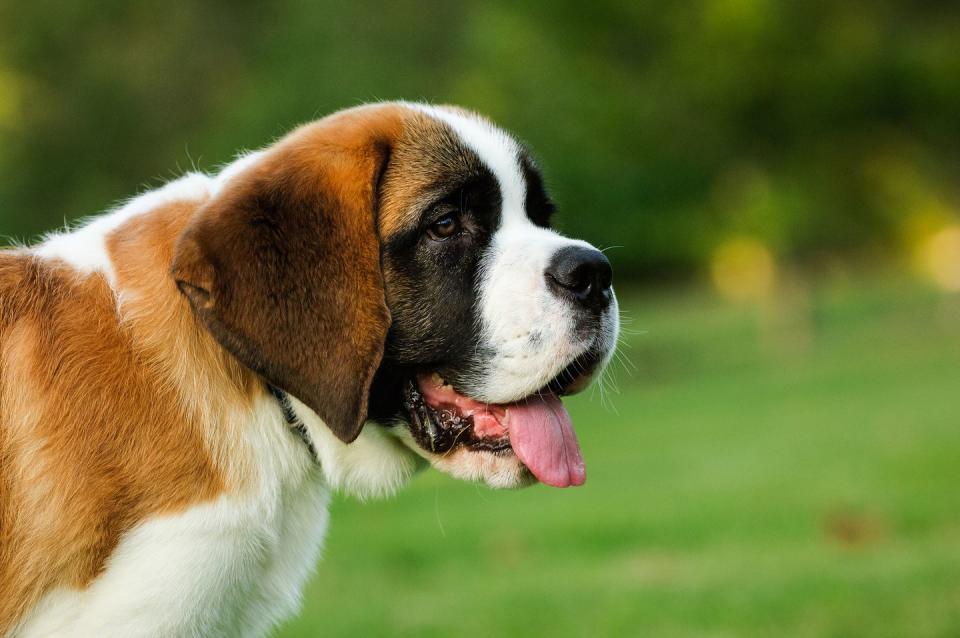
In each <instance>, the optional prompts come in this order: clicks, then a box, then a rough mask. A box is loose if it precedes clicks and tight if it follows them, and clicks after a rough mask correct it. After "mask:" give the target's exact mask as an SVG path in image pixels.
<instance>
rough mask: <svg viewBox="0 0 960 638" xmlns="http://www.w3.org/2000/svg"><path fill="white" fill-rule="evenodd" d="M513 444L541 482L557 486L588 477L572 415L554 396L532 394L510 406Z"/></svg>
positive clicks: (508, 412)
mask: <svg viewBox="0 0 960 638" xmlns="http://www.w3.org/2000/svg"><path fill="white" fill-rule="evenodd" d="M506 425H507V427H508V428H509V429H510V445H511V446H512V447H513V451H514V452H515V453H516V455H517V456H518V457H519V458H520V460H521V461H523V464H524V465H526V466H527V468H528V469H529V470H530V471H531V472H533V475H534V476H536V477H537V479H539V480H540V482H541V483H546V484H547V485H552V486H554V487H569V486H571V485H583V483H584V481H586V480H587V473H586V468H585V467H584V464H583V456H581V455H580V445H579V444H578V443H577V436H576V434H574V433H573V422H572V421H571V419H570V414H569V413H568V412H567V409H566V408H564V407H563V404H562V403H561V402H560V399H558V398H557V397H555V396H553V395H547V396H545V397H541V396H531V397H529V398H527V399H525V400H524V401H521V402H520V403H516V404H511V405H510V406H508V407H507V418H506Z"/></svg>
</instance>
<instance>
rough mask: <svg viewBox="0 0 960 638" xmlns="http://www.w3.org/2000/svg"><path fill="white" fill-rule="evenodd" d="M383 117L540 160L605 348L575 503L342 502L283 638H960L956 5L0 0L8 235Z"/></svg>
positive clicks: (464, 493) (582, 402) (0, 225)
mask: <svg viewBox="0 0 960 638" xmlns="http://www.w3.org/2000/svg"><path fill="white" fill-rule="evenodd" d="M391 98H405V99H412V100H421V99H422V100H429V101H434V102H453V103H457V104H461V105H464V106H467V107H471V108H474V109H476V110H479V111H482V112H484V113H486V114H488V115H490V116H491V117H492V118H493V119H495V120H496V121H498V122H499V123H501V124H503V125H504V126H505V127H506V128H508V129H510V130H512V131H514V132H516V133H517V134H518V135H519V136H520V137H521V138H523V139H524V140H526V141H527V142H529V143H530V145H531V146H532V147H533V149H534V150H535V152H536V153H537V154H538V156H539V159H540V161H541V163H542V165H543V167H544V169H545V171H546V173H547V177H548V183H549V184H550V185H551V187H552V190H553V193H554V194H555V197H556V199H557V200H558V202H559V204H560V214H559V217H558V224H559V226H560V227H561V228H562V229H563V230H565V231H566V232H569V233H571V234H575V235H578V236H582V237H584V238H587V239H589V240H590V241H592V242H594V243H595V244H597V245H599V246H601V247H604V248H610V250H609V251H608V253H607V254H608V255H609V257H610V258H611V260H612V261H613V263H614V267H615V271H616V280H617V286H618V290H619V293H620V296H621V299H622V305H623V308H624V315H625V334H624V339H623V342H624V343H623V345H622V347H621V354H620V357H619V358H618V360H617V362H615V363H614V365H613V368H612V370H611V374H610V376H609V378H608V383H607V388H606V389H607V391H606V392H605V393H601V392H600V390H599V389H596V390H593V391H592V392H591V391H588V392H587V393H585V394H584V395H582V396H581V397H578V398H574V399H571V400H569V401H568V404H569V405H570V408H571V410H572V411H573V412H574V416H575V418H576V420H577V422H578V431H579V433H580V436H581V439H582V444H583V448H584V452H585V455H586V457H587V462H588V473H589V477H590V479H589V482H588V484H587V485H586V486H585V487H584V488H581V489H577V490H567V491H552V490H549V489H546V488H542V487H538V488H532V489H528V490H524V491H520V492H509V493H502V492H492V491H489V490H486V489H484V488H479V487H476V486H471V485H464V484H460V483H456V482H453V481H451V480H448V479H446V478H444V477H442V476H439V475H438V474H437V473H435V472H427V473H425V474H423V475H421V476H420V477H418V479H417V480H416V481H415V482H414V484H413V485H412V486H411V487H410V488H409V489H407V490H406V491H405V492H404V493H403V494H401V495H400V496H399V497H397V498H396V499H394V500H391V501H387V502H375V503H366V504H360V503H356V502H354V501H350V500H348V499H341V500H338V501H337V502H336V503H335V505H334V513H333V525H332V529H331V535H330V538H329V543H328V549H327V551H326V558H325V559H324V561H323V562H322V563H321V565H320V568H319V572H318V577H317V578H316V580H315V583H314V584H313V585H312V586H311V588H310V589H309V590H308V591H307V596H306V604H305V610H304V613H303V615H302V616H301V617H300V618H298V619H297V620H295V621H293V622H291V623H290V624H288V625H287V626H285V627H284V628H283V629H282V630H281V631H280V632H279V633H278V635H279V636H314V635H327V636H351V635H411V636H448V635H463V636H492V635H524V636H535V635H549V636H598V635H611V636H628V635H644V636H770V635H778V636H854V635H857V636H887V635H889V636H907V635H909V636H957V635H960V389H958V388H960V214H958V211H960V4H958V3H956V2H923V3H919V2H907V1H900V2H892V1H884V0H880V1H876V2H867V1H863V0H848V1H845V2H840V1H832V2H828V1H812V2H776V1H773V0H694V1H691V2H655V3H643V2H611V1H598V2H592V3H583V2H567V1H556V2H549V3H547V2H508V1H492V0H491V1H486V2H467V3H458V2H442V1H422V2H411V1H402V2H394V3H389V4H388V3H369V2H306V1H303V2H294V1H290V0H278V1H275V2H248V1H244V0H233V1H230V2H226V1H220V2H214V1H205V2H200V1H198V0H185V1H178V2H175V3H170V4H159V3H145V2H129V1H125V2H119V1H113V0H108V1H100V2H96V3H93V2H76V1H70V2H66V1H63V0H60V1H57V2H51V1H49V0H34V1H32V2H13V1H12V0H0V234H3V235H4V236H7V237H8V238H10V239H13V240H30V239H33V238H35V237H37V235H38V234H39V233H41V232H42V231H45V230H50V229H53V228H56V227H59V226H62V225H63V224H64V222H65V221H69V220H74V219H77V218H79V217H83V216H86V215H89V214H92V213H95V212H97V211H101V210H104V209H106V208H109V207H110V206H111V205H112V204H114V203H115V202H117V201H120V200H122V199H123V198H126V197H128V196H130V195H131V194H133V193H136V192H138V191H141V190H144V189H147V188H150V187H153V186H156V185H158V184H160V183H162V182H163V181H164V180H166V179H169V178H170V177H172V176H174V175H176V174H178V173H180V172H182V171H185V170H190V169H193V168H199V169H201V170H215V169H216V167H217V166H218V165H220V164H221V163H223V162H226V161H228V160H230V158H231V157H232V156H233V155H234V154H235V153H236V152H237V151H238V150H239V149H243V148H256V147H259V146H262V145H265V144H267V143H269V141H270V140H271V139H273V138H275V137H277V136H279V135H281V134H282V133H284V132H285V131H287V130H289V129H290V128H291V127H292V126H294V125H296V124H297V123H300V122H303V121H306V120H309V119H312V118H314V117H318V116H320V115H323V114H326V113H329V112H331V111H334V110H336V109H339V108H342V107H345V106H352V105H355V104H358V103H361V102H366V101H372V100H378V99H391ZM614 247H615V248H614ZM601 394H602V395H603V396H601Z"/></svg>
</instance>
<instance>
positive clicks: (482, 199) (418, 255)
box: [173, 103, 618, 487]
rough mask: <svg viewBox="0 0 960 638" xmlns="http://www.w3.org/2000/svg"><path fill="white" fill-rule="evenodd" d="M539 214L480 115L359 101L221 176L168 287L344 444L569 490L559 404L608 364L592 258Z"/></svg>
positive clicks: (576, 454) (497, 135) (575, 478)
mask: <svg viewBox="0 0 960 638" xmlns="http://www.w3.org/2000/svg"><path fill="white" fill-rule="evenodd" d="M552 212H553V205H552V204H551V202H550V199H549V197H548V195H547V194H546V192H545V191H544V185H543V181H542V179H541V177H540V173H539V172H538V170H537V168H536V166H535V164H534V162H533V160H532V159H531V157H530V155H529V153H528V152H527V151H526V149H525V148H524V147H523V146H521V145H520V144H519V143H517V142H516V141H515V140H514V139H513V138H511V137H510V136H508V135H507V134H506V133H504V132H503V131H501V130H500V129H498V128H497V127H495V126H494V125H492V124H491V123H489V122H488V121H486V120H485V119H483V118H481V117H479V116H477V115H474V114H472V113H469V112H466V111H463V110H460V109H456V108H451V107H430V106H424V105H414V104H405V103H394V104H379V105H372V106H365V107H359V108H356V109H351V110H348V111H343V112H341V113H338V114H335V115H333V116H330V117H328V118H325V119H323V120H320V121H319V122H316V123H313V124H309V125H306V126H304V127H302V128H300V129H298V130H296V131H294V132H293V133H291V134H290V135H288V136H287V137H285V138H284V139H282V140H280V141H279V142H278V143H276V144H275V145H273V146H272V147H270V148H268V149H267V150H265V151H262V152H260V153H259V154H257V155H256V156H255V157H254V158H253V159H252V160H250V161H245V162H243V163H242V165H241V166H239V167H238V168H236V169H235V170H232V171H231V175H230V176H229V179H225V180H224V185H223V187H222V190H221V192H219V193H218V194H217V195H216V196H215V197H214V198H213V199H212V201H211V202H210V203H209V204H207V205H206V206H205V207H204V208H203V209H201V210H200V211H199V212H198V213H197V214H196V215H195V217H194V219H193V220H192V222H191V224H190V227H189V228H188V230H187V231H186V233H185V234H184V236H183V237H182V238H181V239H180V241H179V242H178V246H177V252H176V257H175V260H174V265H173V275H174V277H175V279H176V281H177V283H178V286H179V287H180V290H181V291H182V292H183V293H184V295H185V296H186V297H187V298H188V300H189V301H190V305H191V307H192V308H193V310H194V312H195V314H196V315H197V317H198V319H199V320H200V321H201V322H202V323H203V324H204V325H205V326H206V327H207V328H208V329H209V330H210V332H211V333H212V334H213V335H214V337H215V338H216V339H217V340H218V341H219V342H220V344H221V345H222V346H223V347H225V348H226V349H227V350H229V351H230V352H231V353H233V355H234V356H236V357H237V358H238V359H239V360H240V361H241V362H242V363H243V364H245V365H246V366H248V367H249V368H251V369H252V370H254V371H255V372H257V373H258V374H259V375H260V376H262V377H263V378H264V379H265V380H266V381H267V382H268V383H270V384H272V385H274V386H276V387H278V388H281V389H283V390H285V391H286V392H288V393H289V394H290V395H292V396H293V397H295V398H296V399H298V400H299V401H298V402H299V403H301V404H302V405H304V406H306V407H307V408H309V409H310V410H311V411H312V412H314V413H315V414H316V415H318V416H319V418H320V419H321V420H322V421H323V422H324V423H325V424H326V426H327V427H328V428H329V430H330V431H331V432H332V433H333V434H335V435H336V437H338V438H339V439H340V440H341V441H343V442H345V443H349V442H351V441H354V439H356V438H357V437H358V435H360V433H361V429H362V428H365V429H367V430H369V429H370V428H382V429H383V430H384V432H386V433H387V434H388V435H389V436H390V437H392V438H393V439H396V440H399V441H401V442H402V443H403V444H404V445H405V446H406V447H407V448H409V449H410V450H413V451H415V452H416V453H417V454H419V455H420V456H422V457H423V458H425V459H427V460H428V461H429V462H430V463H432V464H433V465H434V466H435V467H438V468H440V469H441V470H443V471H446V472H448V473H450V474H452V475H454V476H457V477H460V478H465V479H471V480H483V481H486V482H487V483H489V484H491V485H494V486H500V487H506V486H518V485H523V484H526V483H529V482H532V481H533V480H534V478H536V479H539V480H540V481H542V482H544V483H547V484H550V485H557V486H566V485H576V484H580V483H582V482H583V480H584V476H585V475H584V467H583V460H582V458H581V455H580V451H579V448H578V445H577V442H576V437H575V435H574V432H573V429H572V425H571V423H570V417H569V415H568V414H567V412H566V410H565V409H564V407H563V405H562V403H561V401H560V398H559V397H561V396H562V395H565V394H570V393H573V392H576V391H578V390H580V389H582V388H583V387H585V386H586V385H587V383H589V381H590V379H591V378H592V376H593V375H595V374H596V373H597V372H598V371H599V370H600V369H601V368H602V367H603V366H604V365H605V364H606V363H607V361H608V360H609V358H610V356H611V354H612V352H613V348H614V344H615V342H616V336H617V331H618V314H617V303H616V299H615V296H614V294H613V290H612V288H611V285H610V283H611V271H610V265H609V263H608V262H607V260H606V258H605V257H604V256H603V255H602V254H601V253H600V252H599V251H598V250H596V249H595V248H593V247H592V246H590V245H589V244H587V243H585V242H582V241H578V240H573V239H568V238H565V237H563V236H562V235H560V234H558V233H557V232H555V231H553V230H551V228H550V218H551V214H552ZM378 436H380V435H379V434H378ZM352 445H356V443H354V444H352ZM348 447H349V446H348Z"/></svg>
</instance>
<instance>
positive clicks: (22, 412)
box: [0, 254, 223, 633]
mask: <svg viewBox="0 0 960 638" xmlns="http://www.w3.org/2000/svg"><path fill="white" fill-rule="evenodd" d="M0 303H2V322H0V417H2V424H0V425H2V427H0V436H2V439H0V457H2V461H3V462H2V464H0V466H2V468H3V470H2V475H0V633H3V632H4V631H5V630H7V629H9V628H10V626H11V625H12V624H13V622H14V621H15V620H16V619H17V618H18V617H20V616H21V615H22V614H23V613H24V612H25V611H26V610H27V609H29V608H30V607H31V606H32V605H33V603H35V602H36V601H37V600H38V599H39V598H40V596H42V595H43V593H45V592H47V591H50V590H51V589H54V588H57V587H69V588H78V587H84V586H85V585H86V584H87V583H89V582H90V581H91V580H92V579H93V578H95V577H96V576H97V574H98V573H100V571H101V570H102V569H103V565H104V562H105V560H106V559H107V557H108V556H109V555H110V553H111V551H112V550H113V548H114V547H115V546H116V544H117V542H118V541H119V539H120V536H121V534H122V533H123V532H124V531H125V530H128V529H129V528H130V527H131V526H132V525H134V524H135V523H136V522H138V521H139V520H142V519H143V518H144V517H146V516H147V515H152V514H158V513H163V512H169V511H175V510H178V509H182V508H184V507H186V506H187V505H189V504H190V503H193V502H196V501H200V500H206V499H209V498H212V497H213V496H214V495H216V494H217V493H218V492H220V491H221V490H222V489H223V482H222V479H221V476H220V473H219V472H218V471H217V469H216V468H215V467H214V466H213V464H212V462H211V460H210V458H209V454H208V453H207V449H206V446H205V445H204V433H203V431H202V430H203V424H201V423H200V422H198V421H197V420H196V419H194V418H191V417H190V415H188V414H187V413H186V411H185V410H184V408H183V407H182V405H181V402H180V401H179V397H178V396H177V395H176V393H175V391H174V390H173V387H172V386H171V385H170V384H169V383H165V382H164V380H163V379H162V378H161V375H162V372H161V369H160V368H157V367H155V366H153V365H151V361H150V359H149V358H148V357H145V356H144V354H145V353H144V352H143V351H142V350H141V349H140V348H139V346H138V344H137V343H136V342H135V341H134V340H133V339H132V333H131V331H129V330H127V329H126V327H125V326H121V325H120V324H119V323H118V318H117V314H116V313H117V309H116V303H115V300H114V295H113V292H112V291H111V290H110V288H109V286H108V285H107V282H106V281H105V279H104V278H103V277H102V276H101V275H90V276H87V277H77V276H76V274H75V273H74V272H73V271H72V270H71V269H69V268H66V267H64V266H61V265H58V264H51V263H43V262H39V261H37V260H35V259H34V258H32V257H30V256H28V255H17V254H4V255H3V256H2V257H0ZM181 305H182V304H181ZM184 309H185V308H184Z"/></svg>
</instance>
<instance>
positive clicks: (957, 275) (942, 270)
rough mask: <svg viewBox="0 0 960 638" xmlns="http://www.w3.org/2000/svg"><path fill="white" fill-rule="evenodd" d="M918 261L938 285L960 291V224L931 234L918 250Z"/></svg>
mask: <svg viewBox="0 0 960 638" xmlns="http://www.w3.org/2000/svg"><path fill="white" fill-rule="evenodd" d="M917 262H918V265H919V266H920V267H921V268H922V269H923V271H924V272H925V274H926V275H927V276H929V277H930V278H931V279H932V280H933V281H934V282H935V283H936V284H937V285H938V286H940V287H941V288H943V289H944V290H948V291H950V292H960V225H956V224H954V225H952V226H946V227H944V228H942V229H941V230H939V231H938V232H936V233H933V234H932V235H930V237H929V238H928V239H927V240H926V241H925V242H924V243H923V244H922V245H921V246H920V248H919V250H918V254H917Z"/></svg>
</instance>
